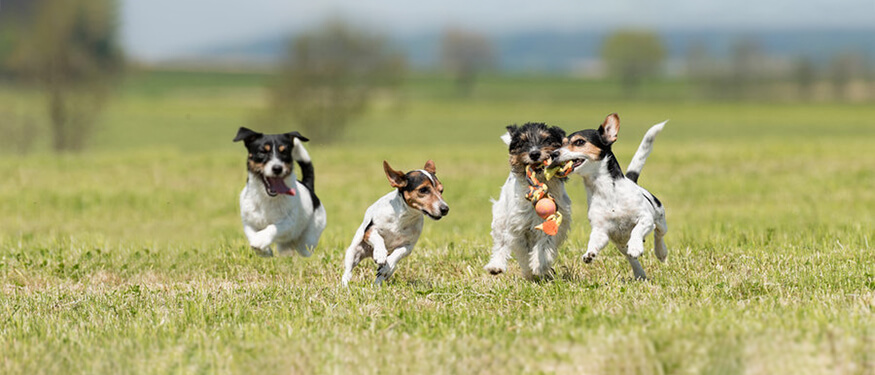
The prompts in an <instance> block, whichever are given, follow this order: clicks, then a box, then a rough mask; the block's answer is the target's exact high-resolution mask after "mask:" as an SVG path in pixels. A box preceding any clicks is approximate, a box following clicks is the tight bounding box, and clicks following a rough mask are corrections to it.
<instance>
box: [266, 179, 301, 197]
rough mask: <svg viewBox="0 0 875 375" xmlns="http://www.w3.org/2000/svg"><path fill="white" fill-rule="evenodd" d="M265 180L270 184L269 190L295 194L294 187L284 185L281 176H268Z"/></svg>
mask: <svg viewBox="0 0 875 375" xmlns="http://www.w3.org/2000/svg"><path fill="white" fill-rule="evenodd" d="M267 182H268V183H269V184H270V190H273V191H275V192H276V193H277V194H288V195H295V189H292V188H290V187H288V186H286V183H285V182H284V181H283V179H282V178H276V177H268V178H267Z"/></svg>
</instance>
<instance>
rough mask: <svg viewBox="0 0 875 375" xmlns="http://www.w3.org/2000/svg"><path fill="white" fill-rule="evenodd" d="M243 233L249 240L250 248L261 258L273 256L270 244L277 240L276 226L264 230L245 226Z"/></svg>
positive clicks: (269, 226)
mask: <svg viewBox="0 0 875 375" xmlns="http://www.w3.org/2000/svg"><path fill="white" fill-rule="evenodd" d="M243 233H245V234H246V238H247V239H248V240H249V246H251V247H252V248H253V249H255V250H256V251H257V252H258V253H259V255H261V256H271V255H273V252H272V251H271V250H270V244H272V243H273V241H274V239H275V238H276V233H277V230H276V226H275V225H273V224H271V225H268V226H267V227H266V228H264V229H262V230H255V228H252V227H250V226H248V225H244V226H243Z"/></svg>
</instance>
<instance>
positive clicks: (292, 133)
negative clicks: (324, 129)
mask: <svg viewBox="0 0 875 375" xmlns="http://www.w3.org/2000/svg"><path fill="white" fill-rule="evenodd" d="M286 135H287V136H289V137H291V138H292V139H295V138H298V139H299V140H301V142H309V141H310V138H307V137H305V136H303V135H301V133H298V131H297V130H296V131H293V132H288V133H286Z"/></svg>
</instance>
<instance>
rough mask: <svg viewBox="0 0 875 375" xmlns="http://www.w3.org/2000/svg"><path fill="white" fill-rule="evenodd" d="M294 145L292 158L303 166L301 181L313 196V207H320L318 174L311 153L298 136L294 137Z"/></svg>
mask: <svg viewBox="0 0 875 375" xmlns="http://www.w3.org/2000/svg"><path fill="white" fill-rule="evenodd" d="M294 145H295V146H294V147H293V148H292V158H293V159H295V161H296V162H298V166H300V167H301V183H302V184H304V186H306V187H307V189H308V190H310V196H311V197H312V198H313V208H316V207H319V198H317V197H316V174H315V173H314V170H313V162H312V161H311V160H310V153H308V152H307V149H306V148H304V143H303V142H301V140H299V139H298V138H295V139H294Z"/></svg>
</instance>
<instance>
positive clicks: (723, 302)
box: [0, 72, 875, 374]
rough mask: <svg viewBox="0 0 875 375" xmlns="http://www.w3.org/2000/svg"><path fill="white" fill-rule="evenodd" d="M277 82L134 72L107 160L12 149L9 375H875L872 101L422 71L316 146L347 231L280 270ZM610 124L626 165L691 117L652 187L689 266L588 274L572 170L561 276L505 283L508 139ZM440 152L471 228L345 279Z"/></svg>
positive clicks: (111, 125) (437, 231)
mask: <svg viewBox="0 0 875 375" xmlns="http://www.w3.org/2000/svg"><path fill="white" fill-rule="evenodd" d="M264 78H265V77H264V76H260V75H237V74H217V73H210V74H203V75H198V74H194V73H186V74H180V73H171V72H165V73H152V74H147V75H143V76H137V77H134V78H131V79H129V80H128V81H127V83H126V87H124V88H123V90H121V91H120V93H119V95H118V97H117V98H116V99H115V100H114V101H113V102H112V103H111V107H109V108H107V112H106V113H105V114H104V116H103V117H102V124H101V131H100V133H99V134H98V136H97V137H96V139H95V140H94V145H93V148H92V150H91V151H89V152H87V153H85V154H81V155H61V156H56V155H51V154H46V153H44V152H36V153H35V154H31V155H24V156H21V155H13V154H9V153H6V154H4V156H2V157H0V176H4V178H3V179H0V373H4V374H6V373H22V374H40V373H160V374H164V373H259V372H265V373H574V374H579V373H643V374H670V373H673V374H687V373H707V374H741V373H751V374H773V373H813V374H820V373H830V374H834V373H838V374H872V373H873V372H875V318H873V309H875V268H873V264H875V252H873V247H872V246H871V244H870V242H872V241H875V231H873V228H875V214H873V212H875V189H873V187H875V147H873V145H875V108H873V107H872V106H863V105H846V104H812V105H803V104H769V103H720V102H709V101H697V100H680V99H678V96H672V94H670V93H671V92H676V91H677V90H681V89H682V85H680V84H665V85H659V86H655V87H653V88H652V91H650V92H649V93H644V94H643V95H642V96H643V98H642V99H639V100H632V101H624V100H622V99H620V98H618V97H617V96H616V95H614V94H611V95H606V96H605V97H602V96H600V95H599V92H600V91H601V90H599V89H598V88H600V87H610V85H608V84H605V83H599V82H587V81H575V80H569V79H558V78H549V77H547V78H535V77H522V78H503V77H487V78H486V80H485V81H484V82H483V85H482V86H480V87H478V89H477V90H476V91H475V92H474V93H473V94H472V96H471V97H469V98H457V97H454V96H452V87H451V86H450V82H448V81H445V80H441V79H438V78H434V77H431V78H429V77H417V78H416V79H414V80H413V81H412V82H411V83H410V84H409V85H408V86H407V87H406V88H405V91H404V95H401V98H400V99H399V100H397V101H395V102H390V103H378V105H377V106H376V107H375V108H374V109H373V110H372V111H370V112H369V113H368V114H367V115H366V116H365V117H364V118H362V119H360V120H359V121H357V122H356V123H355V124H353V125H352V126H351V128H350V131H349V132H348V133H347V134H344V135H343V137H342V139H341V140H340V142H339V143H336V144H334V145H324V144H321V145H320V144H316V143H314V144H312V145H310V147H309V149H310V153H311V155H312V156H313V158H314V159H315V164H316V169H317V173H318V175H317V190H318V191H319V193H320V197H321V198H322V200H323V202H324V204H325V205H326V209H327V211H328V219H329V225H328V228H327V229H326V230H325V233H324V235H323V237H322V242H321V243H320V247H319V249H318V250H317V252H316V254H314V256H313V257H311V258H306V259H304V258H300V257H290V258H272V259H262V258H259V257H257V256H255V255H254V254H253V253H252V251H251V250H249V249H248V246H247V244H246V240H245V238H244V236H243V234H242V230H241V228H240V223H239V213H238V207H237V194H238V193H239V189H240V188H241V187H242V184H243V181H244V179H245V171H244V158H245V155H244V153H243V149H242V146H241V145H239V144H234V143H232V142H231V141H230V140H231V138H233V135H234V133H235V130H236V127H237V126H240V125H245V124H247V121H248V120H249V119H251V118H252V116H254V113H255V111H257V110H258V109H259V108H261V107H262V105H263V99H264V98H263V96H262V95H263V89H261V88H260V86H259V85H261V84H262V83H263V82H264ZM578 88H579V89H580V91H579V92H578ZM606 90H608V88H606ZM610 90H615V89H610ZM659 93H666V97H667V98H663V99H659ZM0 97H2V98H3V99H4V100H5V99H8V100H7V101H5V103H10V101H13V99H14V101H13V102H14V103H17V104H16V105H17V106H19V107H20V108H40V105H41V104H40V103H39V102H38V101H36V99H35V98H33V97H28V96H27V94H24V95H23V96H22V95H18V94H17V93H14V92H9V91H2V92H0ZM28 98H30V99H28ZM613 111H616V112H619V113H620V116H621V118H622V121H623V122H622V129H621V131H620V140H619V143H618V144H617V146H616V150H615V151H616V152H617V154H618V157H619V158H620V161H621V164H623V165H625V164H626V163H628V161H629V160H630V158H631V155H632V153H633V152H634V150H635V147H637V144H638V142H639V141H640V138H641V136H642V135H643V133H644V131H645V130H646V128H647V127H648V126H649V125H651V124H653V123H656V122H659V121H662V120H663V119H665V118H670V119H671V121H670V122H669V124H668V126H667V127H666V130H665V131H664V132H663V133H662V134H660V136H659V139H658V140H657V143H656V148H655V151H654V153H653V154H652V155H651V157H650V158H649V159H648V162H647V167H646V169H645V171H644V173H643V175H642V178H641V180H640V182H641V184H642V185H643V186H645V187H647V188H648V189H650V190H651V191H652V192H654V193H655V194H656V195H657V196H658V197H660V199H661V200H662V201H663V202H664V203H665V204H666V206H667V208H668V221H669V233H668V237H667V243H668V245H669V261H668V262H667V263H665V264H660V263H658V262H657V261H656V260H655V258H654V257H653V255H652V252H651V251H648V252H647V253H646V255H645V257H644V258H643V260H642V263H643V265H644V267H645V269H646V270H647V272H648V275H649V276H650V277H651V280H650V281H649V282H633V281H630V280H629V278H630V276H631V272H630V270H629V267H628V265H627V264H626V262H625V259H623V258H622V257H621V256H620V255H619V253H617V252H616V251H615V250H611V249H606V250H605V251H604V252H603V253H602V255H601V256H600V257H599V258H598V259H597V260H596V261H595V262H594V263H593V264H584V263H583V262H582V261H581V260H580V256H581V255H582V253H583V250H582V249H583V248H584V247H585V244H586V241H587V238H588V232H589V225H588V223H587V222H586V218H585V212H586V205H585V197H586V195H585V192H584V190H583V186H582V184H581V183H580V182H579V180H576V179H575V180H572V182H571V183H570V184H569V188H568V189H569V193H570V195H571V197H572V199H573V200H574V215H573V221H574V225H573V229H572V231H571V234H570V237H569V240H568V241H567V243H566V244H565V245H564V246H563V247H562V249H561V250H560V256H559V259H558V260H557V263H556V269H557V271H558V277H557V279H556V280H554V281H552V282H544V283H533V282H529V281H525V280H523V279H522V278H521V277H520V275H519V270H518V268H517V267H516V266H515V264H514V262H513V261H512V262H511V264H512V266H511V269H510V272H509V274H505V275H501V276H498V277H493V276H490V275H487V274H485V273H484V272H483V271H482V269H481V267H482V266H483V264H485V263H486V261H487V259H488V256H489V254H490V246H491V239H490V236H489V228H490V221H491V211H490V207H491V205H490V201H489V199H490V198H497V195H498V192H499V188H500V186H501V184H502V183H503V182H504V179H505V178H506V176H507V166H506V154H505V149H504V146H503V145H502V144H501V142H500V141H499V140H498V135H500V134H501V132H502V130H503V126H504V125H506V124H508V123H513V122H517V123H521V122H525V121H546V122H548V123H552V124H556V125H560V126H563V127H564V128H565V129H566V130H575V129H579V128H583V127H588V126H593V125H597V124H598V123H599V122H600V120H601V119H603V118H604V115H605V114H607V113H609V112H613ZM43 147H44V146H43ZM429 158H430V159H433V160H434V161H435V162H436V164H437V168H438V175H439V176H440V177H441V180H442V182H443V183H444V185H445V188H446V191H445V195H444V196H445V198H446V200H447V202H448V203H449V204H450V206H451V207H452V210H451V214H450V215H449V216H448V217H447V218H445V219H443V220H441V221H439V222H432V221H428V222H427V223H426V225H425V230H424V233H423V235H422V239H421V240H420V243H419V245H418V246H417V248H416V249H415V250H414V252H413V254H412V255H411V256H410V257H409V258H407V259H405V260H404V261H402V263H401V266H400V269H399V270H398V272H396V274H395V276H394V280H393V282H391V283H389V284H388V285H386V286H384V287H383V288H373V287H372V286H371V285H370V281H371V280H372V278H373V275H374V271H375V269H374V266H373V264H370V263H367V262H364V263H363V264H362V265H360V266H359V267H358V268H357V269H356V272H355V276H354V278H353V282H352V285H351V287H350V288H349V289H342V288H340V287H339V281H340V274H341V262H342V258H343V252H344V250H345V248H346V246H347V245H348V241H350V239H351V237H352V234H353V232H354V231H355V229H356V227H357V226H358V225H359V223H360V220H361V216H362V214H363V212H364V209H365V208H366V207H367V206H368V205H370V204H371V203H372V202H373V201H374V200H375V199H377V198H378V197H379V196H381V195H382V194H385V193H386V192H388V191H389V189H390V188H389V186H388V183H387V181H386V180H385V177H384V176H383V175H382V171H381V165H380V163H381V161H382V160H383V159H388V160H389V161H390V162H392V164H393V166H395V167H396V168H401V169H413V168H419V167H421V165H422V164H423V163H424V162H425V160H427V159H429Z"/></svg>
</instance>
